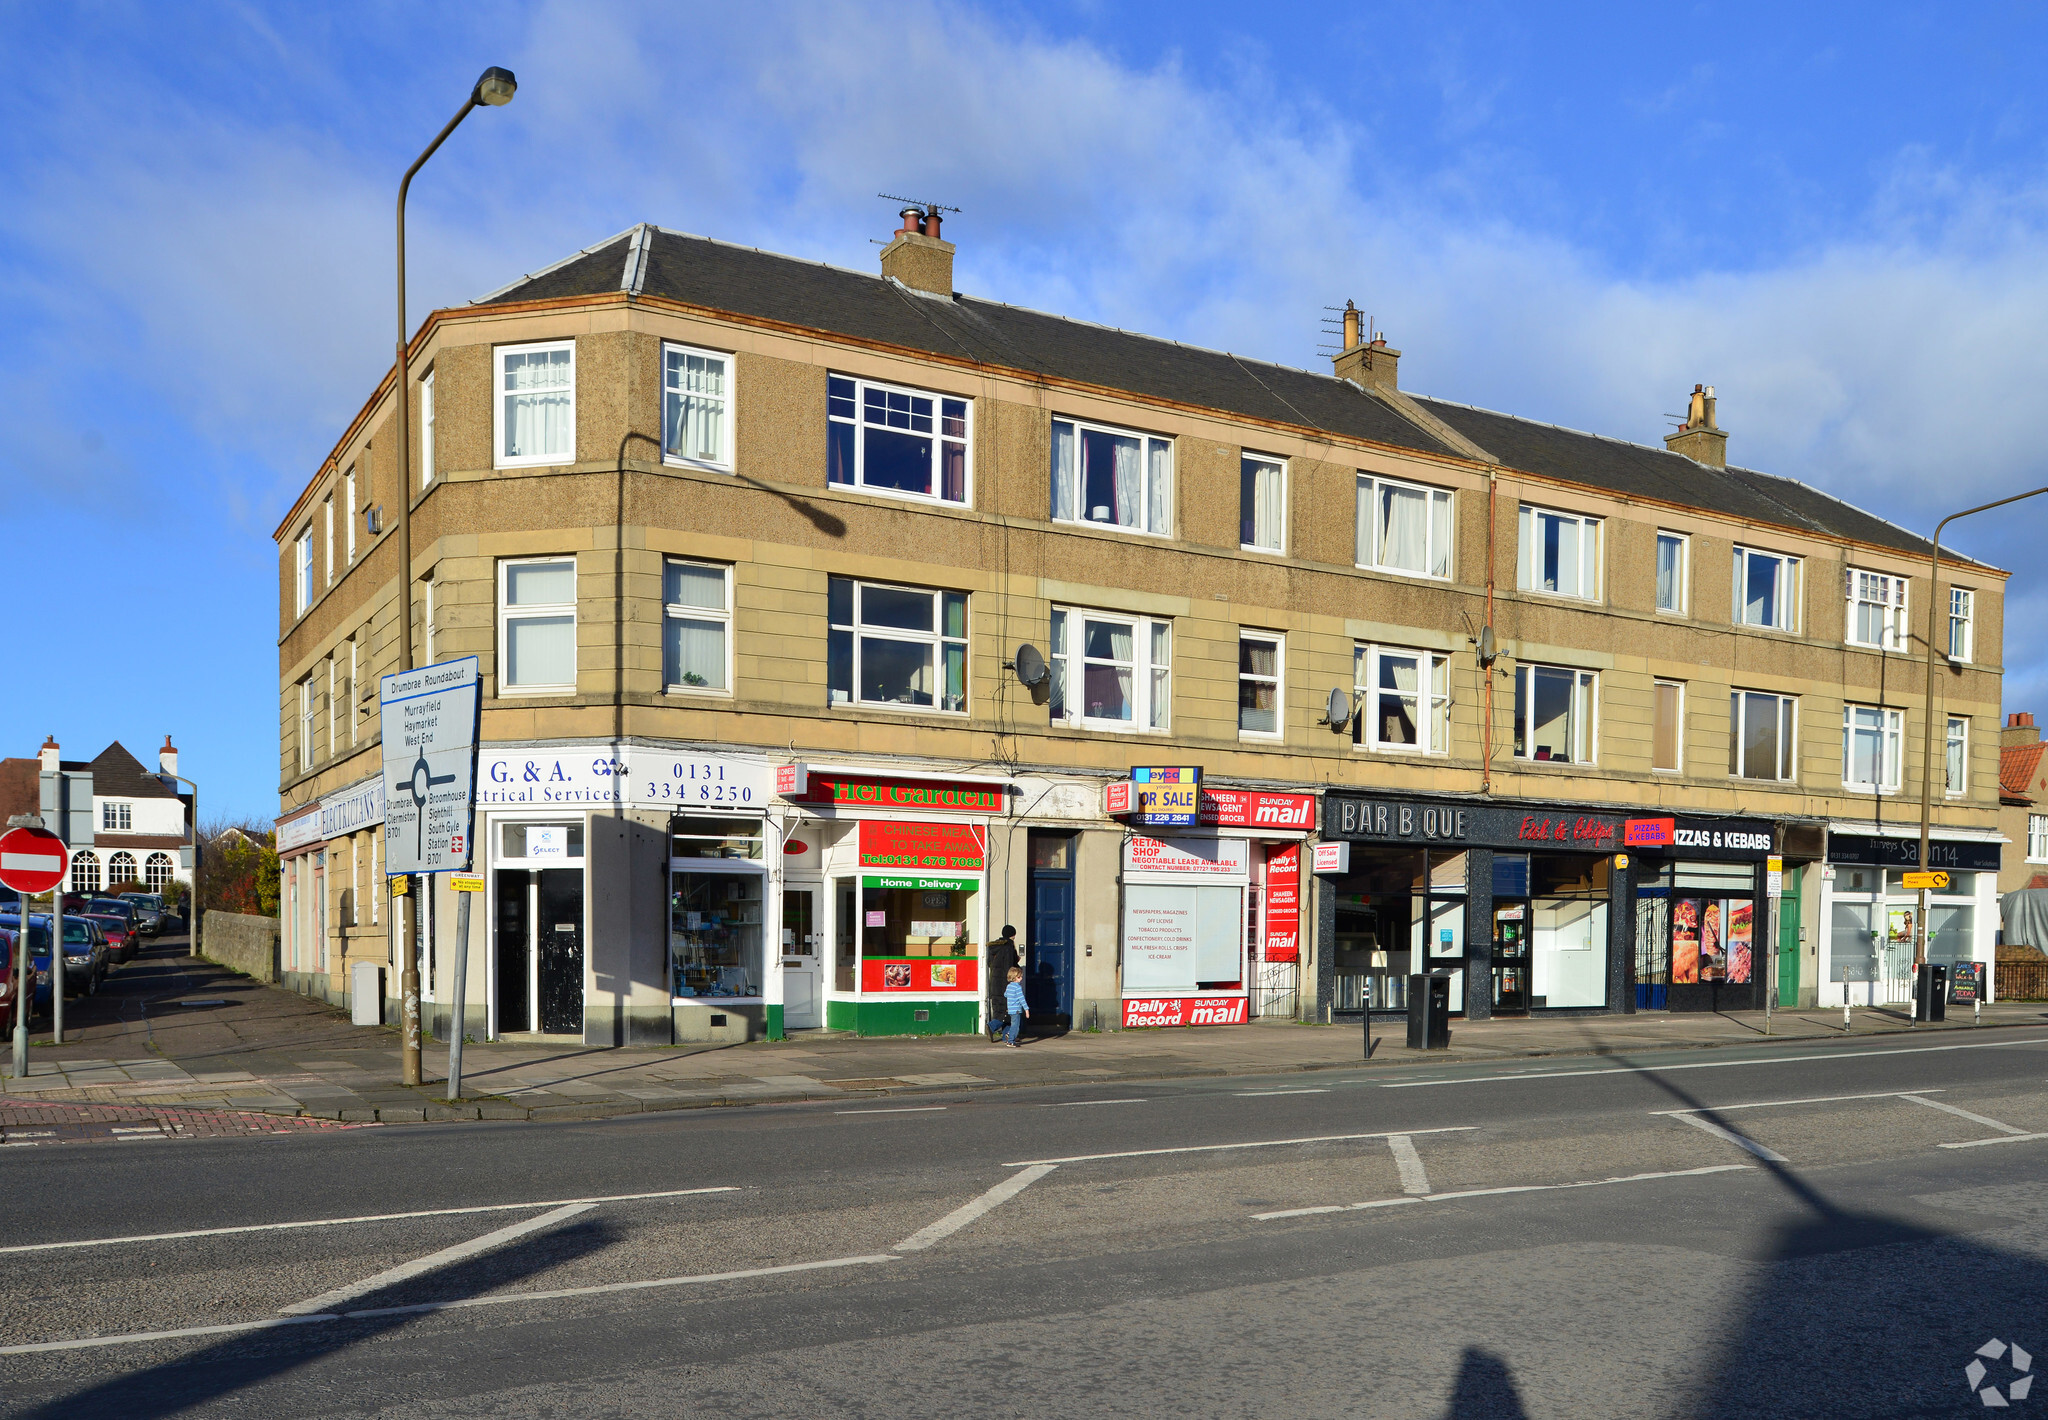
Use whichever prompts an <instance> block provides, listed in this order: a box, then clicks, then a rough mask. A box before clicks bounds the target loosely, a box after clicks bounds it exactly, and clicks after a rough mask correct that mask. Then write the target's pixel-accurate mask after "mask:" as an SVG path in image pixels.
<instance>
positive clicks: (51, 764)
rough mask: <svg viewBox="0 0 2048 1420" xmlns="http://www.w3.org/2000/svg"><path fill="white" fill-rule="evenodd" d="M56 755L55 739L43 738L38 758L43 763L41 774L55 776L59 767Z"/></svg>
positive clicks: (50, 737)
mask: <svg viewBox="0 0 2048 1420" xmlns="http://www.w3.org/2000/svg"><path fill="white" fill-rule="evenodd" d="M57 754H58V752H57V737H56V736H55V735H45V736H43V749H42V753H41V755H40V756H38V757H39V758H40V759H41V760H42V762H43V763H42V772H43V773H45V774H55V773H56V772H57V770H58V768H59V767H60V761H59V759H58V757H57Z"/></svg>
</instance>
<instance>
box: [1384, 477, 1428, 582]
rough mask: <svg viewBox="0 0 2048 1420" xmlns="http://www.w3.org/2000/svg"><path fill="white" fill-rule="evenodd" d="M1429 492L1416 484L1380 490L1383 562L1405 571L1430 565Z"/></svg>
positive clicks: (1423, 569) (1413, 570)
mask: <svg viewBox="0 0 2048 1420" xmlns="http://www.w3.org/2000/svg"><path fill="white" fill-rule="evenodd" d="M1428 555H1429V495H1428V494H1426V493H1423V492H1421V491H1419V490H1417V489H1413V488H1391V487H1388V488H1382V489H1381V490H1380V564H1381V565H1382V566H1385V567H1398V568H1400V569H1401V570H1402V571H1404V572H1421V571H1425V570H1427V568H1428V560H1427V559H1428Z"/></svg>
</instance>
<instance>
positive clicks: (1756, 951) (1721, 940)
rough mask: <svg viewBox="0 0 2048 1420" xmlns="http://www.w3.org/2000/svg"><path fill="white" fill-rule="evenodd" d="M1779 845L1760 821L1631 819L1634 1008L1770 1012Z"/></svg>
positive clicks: (1627, 834) (1626, 828)
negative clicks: (1770, 870)
mask: <svg viewBox="0 0 2048 1420" xmlns="http://www.w3.org/2000/svg"><path fill="white" fill-rule="evenodd" d="M1774 841H1775V834H1774V832H1773V826H1772V824H1771V823H1770V822H1769V821H1768V820H1762V819H1703V818H1694V817H1683V816H1680V817H1670V818H1632V819H1628V820H1627V821H1626V822H1625V823H1624V825H1623V842H1624V846H1626V847H1627V848H1628V852H1629V857H1630V860H1631V865H1630V868H1629V876H1630V879H1631V884H1630V885H1631V887H1632V889H1633V892H1634V896H1635V944H1634V970H1633V972H1632V978H1633V985H1634V990H1635V1004H1636V1009H1638V1010H1650V1011H1663V1010H1671V1011H1724V1010H1725V1011H1760V1010H1762V1009H1763V1008H1764V995H1765V992H1766V991H1767V989H1768V986H1769V972H1770V957H1771V952H1770V942H1771V931H1772V918H1773V913H1774V910H1775V908H1776V905H1777V904H1776V903H1775V902H1774V900H1773V899H1772V898H1771V897H1770V895H1769V893H1768V890H1767V888H1768V881H1767V873H1766V868H1767V865H1768V863H1769V860H1770V857H1771V847H1772V844H1773V842H1774ZM1795 903H1796V899H1795ZM1794 910H1795V911H1796V906H1795V909H1794Z"/></svg>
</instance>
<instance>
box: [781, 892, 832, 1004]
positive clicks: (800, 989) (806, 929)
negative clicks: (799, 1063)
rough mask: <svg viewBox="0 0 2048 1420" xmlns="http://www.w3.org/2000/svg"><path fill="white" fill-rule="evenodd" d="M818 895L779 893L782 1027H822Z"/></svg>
mask: <svg viewBox="0 0 2048 1420" xmlns="http://www.w3.org/2000/svg"><path fill="white" fill-rule="evenodd" d="M818 893H819V889H817V888H815V887H803V888H789V889H787V890H786V891H785V892H784V893H783V894H782V1026H783V1029H785V1030H814V1029H816V1028H817V1027H819V1026H822V1025H824V1024H825V993H824V991H823V990H822V989H821V988H822V986H823V982H821V981H820V980H819V953H818V944H819V942H820V940H821V935H822V934H821V933H820V932H819V930H818V925H819V924H818Z"/></svg>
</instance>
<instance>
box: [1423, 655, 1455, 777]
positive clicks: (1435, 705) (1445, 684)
mask: <svg viewBox="0 0 2048 1420" xmlns="http://www.w3.org/2000/svg"><path fill="white" fill-rule="evenodd" d="M1429 682H1430V697H1431V698H1430V707H1429V712H1430V713H1429V725H1430V730H1429V743H1428V744H1426V745H1424V746H1423V748H1424V749H1426V750H1429V751H1431V752H1432V753H1435V754H1442V753H1444V752H1445V751H1447V750H1448V749H1449V748H1450V746H1451V662H1450V658H1449V657H1447V656H1431V657H1430V658H1429Z"/></svg>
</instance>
